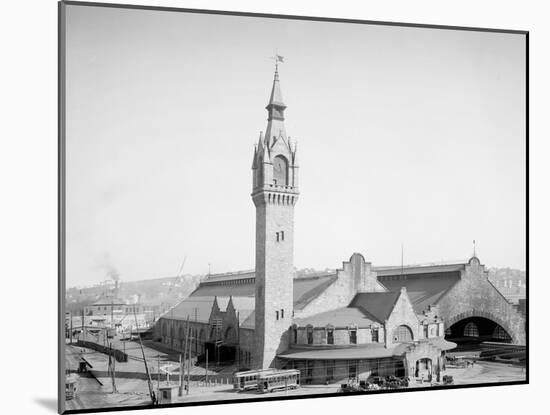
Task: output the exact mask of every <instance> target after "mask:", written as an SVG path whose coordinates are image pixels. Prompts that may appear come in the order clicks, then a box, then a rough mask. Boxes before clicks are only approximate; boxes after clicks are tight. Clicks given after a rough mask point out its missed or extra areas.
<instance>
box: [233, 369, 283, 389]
mask: <svg viewBox="0 0 550 415" xmlns="http://www.w3.org/2000/svg"><path fill="white" fill-rule="evenodd" d="M272 371H273V369H259V370H245V371H242V372H235V373H234V374H233V389H236V390H238V391H239V392H240V391H244V390H248V389H257V388H258V379H259V376H260V373H262V372H272Z"/></svg>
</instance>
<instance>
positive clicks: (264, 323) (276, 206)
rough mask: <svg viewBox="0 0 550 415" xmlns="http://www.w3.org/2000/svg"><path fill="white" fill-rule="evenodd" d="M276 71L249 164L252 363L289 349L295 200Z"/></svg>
mask: <svg viewBox="0 0 550 415" xmlns="http://www.w3.org/2000/svg"><path fill="white" fill-rule="evenodd" d="M285 108H286V105H285V104H284V103H283V97H282V94H281V86H280V84H279V73H278V68H277V66H276V67H275V77H274V79H273V88H272V90H271V96H270V98H269V103H268V104H267V107H266V109H267V113H268V118H267V127H266V131H265V136H263V135H262V134H261V133H260V138H259V140H258V144H257V145H256V147H255V149H254V160H253V163H252V176H253V184H252V200H253V201H254V205H255V206H256V313H255V332H254V337H255V350H256V352H255V353H256V354H255V358H254V365H255V366H256V367H258V368H267V367H272V366H273V365H274V359H275V356H276V355H277V354H278V353H280V352H282V351H284V350H286V349H287V348H288V328H289V327H290V325H291V324H292V309H293V298H292V297H293V296H292V285H293V274H294V266H293V249H294V204H295V203H296V201H297V200H298V163H297V160H296V145H295V144H294V143H292V142H291V141H290V137H287V135H286V131H285V126H284V111H285Z"/></svg>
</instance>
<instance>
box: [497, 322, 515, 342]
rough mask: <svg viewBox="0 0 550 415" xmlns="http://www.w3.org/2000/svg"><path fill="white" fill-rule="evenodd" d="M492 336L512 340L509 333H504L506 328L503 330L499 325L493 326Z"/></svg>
mask: <svg viewBox="0 0 550 415" xmlns="http://www.w3.org/2000/svg"><path fill="white" fill-rule="evenodd" d="M493 338H495V339H499V340H506V341H510V340H512V339H511V337H510V335H509V334H508V333H506V330H504V329H503V328H502V327H501V326H499V325H497V326H496V327H495V331H493Z"/></svg>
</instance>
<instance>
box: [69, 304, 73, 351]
mask: <svg viewBox="0 0 550 415" xmlns="http://www.w3.org/2000/svg"><path fill="white" fill-rule="evenodd" d="M69 318H70V319H71V321H70V325H69V330H71V332H70V333H69V336H70V337H69V339H70V341H69V344H73V313H72V312H71V313H69Z"/></svg>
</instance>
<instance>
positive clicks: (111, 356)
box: [109, 343, 117, 393]
mask: <svg viewBox="0 0 550 415" xmlns="http://www.w3.org/2000/svg"><path fill="white" fill-rule="evenodd" d="M109 348H110V352H111V353H110V354H109V363H110V371H111V381H112V383H113V392H112V393H117V389H116V382H115V365H116V363H115V360H116V359H115V353H114V351H113V344H112V343H109Z"/></svg>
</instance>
